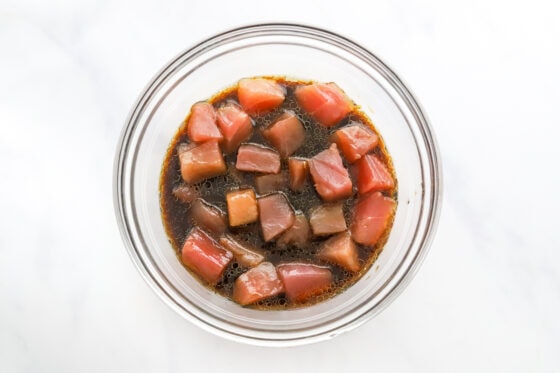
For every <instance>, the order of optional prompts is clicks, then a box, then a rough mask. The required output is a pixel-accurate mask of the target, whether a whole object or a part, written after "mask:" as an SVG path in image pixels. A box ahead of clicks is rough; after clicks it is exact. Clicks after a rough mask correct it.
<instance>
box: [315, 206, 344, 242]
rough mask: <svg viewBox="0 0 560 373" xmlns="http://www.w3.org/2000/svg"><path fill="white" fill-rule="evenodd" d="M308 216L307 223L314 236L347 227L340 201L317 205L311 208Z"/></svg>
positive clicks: (325, 234) (335, 231)
mask: <svg viewBox="0 0 560 373" xmlns="http://www.w3.org/2000/svg"><path fill="white" fill-rule="evenodd" d="M310 216H311V217H310V218H309V224H310V225H311V230H312V231H313V234H314V235H316V236H328V235H329V234H334V233H339V232H343V231H345V230H346V229H347V228H348V227H347V226H346V220H345V219H344V212H343V211H342V203H334V204H325V205H321V206H317V207H315V208H313V209H312V210H311V212H310Z"/></svg>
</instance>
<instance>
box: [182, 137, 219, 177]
mask: <svg viewBox="0 0 560 373" xmlns="http://www.w3.org/2000/svg"><path fill="white" fill-rule="evenodd" d="M185 149H186V150H185ZM179 163H180V164H181V176H182V177H183V180H185V182H186V183H187V184H193V183H197V182H199V181H202V180H204V179H209V178H211V177H214V176H218V175H223V174H225V173H226V163H225V162H224V157H223V155H222V152H221V151H220V147H219V145H218V142H217V141H208V142H204V143H202V144H200V145H195V146H194V147H193V146H190V147H183V148H180V149H179Z"/></svg>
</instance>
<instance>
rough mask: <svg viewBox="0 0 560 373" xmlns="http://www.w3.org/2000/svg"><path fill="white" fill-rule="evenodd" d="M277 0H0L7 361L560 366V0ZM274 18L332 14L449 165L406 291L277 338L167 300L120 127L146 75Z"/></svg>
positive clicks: (167, 366) (14, 364)
mask: <svg viewBox="0 0 560 373" xmlns="http://www.w3.org/2000/svg"><path fill="white" fill-rule="evenodd" d="M364 3H365V2H364ZM265 4H267V2H260V1H244V0H239V1H228V2H224V3H223V4H220V3H219V2H217V1H215V2H212V1H177V0H174V1H169V2H155V1H154V2H149V1H143V0H142V1H140V0H139V1H134V2H130V3H126V2H124V1H120V0H117V1H108V0H101V1H71V0H57V1H40V0H36V1H31V0H2V1H0V165H1V168H2V178H1V182H0V227H1V233H0V371H1V372H76V371H79V372H122V371H124V372H129V371H142V372H173V371H181V370H182V371H191V372H196V371H204V372H207V371H212V372H214V371H229V372H236V371H242V370H243V369H245V368H247V367H256V368H261V369H266V371H267V372H281V371H282V372H285V371H299V370H302V371H303V370H307V371H309V370H311V371H320V372H335V371H341V370H344V371H347V372H352V371H372V372H381V371H391V372H411V371H414V372H449V371H460V372H475V371H478V372H480V371H487V372H512V371H517V372H559V371H560V354H559V351H560V322H559V318H560V316H559V315H560V233H559V232H560V223H559V218H558V211H559V210H560V172H559V171H558V170H559V169H560V168H559V167H558V162H559V161H560V146H558V136H559V134H560V131H559V130H558V127H559V126H560V120H559V115H558V112H557V111H558V108H559V106H560V94H559V92H560V90H559V88H558V87H559V86H560V73H559V67H560V48H559V47H558V41H559V40H560V26H559V24H560V23H559V22H558V10H557V9H556V7H555V6H554V2H552V1H549V2H541V1H531V2H512V1H482V0H481V1H473V2H471V1H469V2H460V3H459V2H448V1H435V0H427V1H423V2H412V1H399V2H397V1H389V0H385V1H375V2H372V3H371V5H369V7H368V8H367V9H364V8H363V6H361V5H360V3H359V2H356V1H351V0H346V1H344V2H336V3H334V2H333V3H329V2H323V1H310V2H303V1H291V0H285V1H282V2H279V3H278V4H272V3H271V4H268V5H265ZM263 21H291V22H303V23H308V24H312V25H317V26H323V27H327V28H330V29H332V30H335V31H338V32H339V33H341V34H343V35H346V36H348V37H350V38H352V39H354V40H356V41H358V42H359V43H361V44H363V45H364V46H366V47H368V48H370V49H371V50H372V51H374V52H375V53H377V54H378V55H379V56H381V57H382V58H384V59H385V61H386V62H387V63H388V64H389V65H390V66H392V67H393V68H394V69H395V70H396V71H397V72H398V73H399V74H400V75H401V76H402V77H403V78H404V80H405V81H407V82H408V84H409V86H410V87H411V88H412V90H413V91H414V92H415V93H416V94H417V96H418V97H419V98H420V100H421V102H422V103H423V105H424V107H425V108H426V110H427V112H428V114H429V116H430V118H431V120H432V123H433V127H434V129H435V131H436V134H437V137H438V140H439V144H440V149H441V154H442V157H443V170H444V175H445V196H444V202H443V210H442V215H441V221H440V227H439V231H438V234H437V236H436V239H435V240H434V243H433V245H432V249H431V251H430V253H429V255H428V257H427V259H426V261H425V262H424V265H423V267H422V268H421V270H420V271H419V273H418V274H417V276H416V278H415V279H414V281H413V282H412V283H411V285H410V286H409V287H408V288H407V289H406V290H405V292H404V293H403V294H402V296H401V297H400V298H399V299H397V300H396V301H395V302H394V303H393V304H392V305H391V306H390V307H389V308H387V309H386V310H385V311H384V312H383V313H382V314H381V315H380V316H378V317H376V318H375V319H373V320H372V321H370V322H369V323H367V324H366V325H364V326H362V327H361V328H359V329H357V330H355V331H353V332H350V333H347V334H345V335H342V336H340V337H338V338H336V339H334V340H331V341H328V342H323V343H319V344H315V345H311V346H305V347H298V348H289V349H282V350H278V349H266V348H258V347H251V346H245V345H241V344H236V343H233V342H228V341H224V340H222V339H220V338H218V337H215V336H213V335H211V334H209V333H207V332H204V331H202V330H199V329H198V328H197V327H195V326H193V325H191V324H189V323H188V322H186V321H185V320H183V319H182V318H181V317H179V316H178V315H176V314H175V313H174V312H173V311H172V310H170V309H169V308H168V307H167V306H166V305H165V304H163V303H162V302H161V301H160V300H159V298H158V297H157V296H156V295H155V294H154V293H153V292H152V291H151V290H150V288H149V287H148V285H147V284H146V283H144V281H143V280H142V279H141V277H140V275H139V274H138V273H137V271H136V269H135V268H134V266H133V264H132V262H131V261H130V259H129V258H128V255H127V253H126V251H125V249H124V247H123V245H122V243H121V239H120V236H119V233H118V229H117V226H116V222H115V218H114V214H113V205H112V166H113V154H114V151H115V146H116V143H117V138H118V135H119V133H120V130H121V127H122V125H123V123H124V120H125V117H126V115H127V113H128V110H129V109H130V107H131V105H132V104H133V102H134V100H135V99H136V97H137V95H138V94H139V92H140V91H141V89H142V88H143V87H144V86H145V84H146V83H147V82H148V80H149V79H150V78H151V77H152V76H153V75H154V74H155V73H156V71H157V70H158V69H159V67H160V66H161V65H163V64H164V63H165V62H167V61H168V60H169V59H170V58H171V57H173V56H174V55H175V54H176V53H178V52H179V51H181V50H182V49H184V48H186V47H188V46H190V45H191V44H192V43H194V42H197V41H199V40H201V39H202V38H205V37H208V36H210V35H212V34H214V33H216V32H218V31H222V30H224V29H226V28H229V27H233V26H239V25H243V24H247V23H252V22H263ZM197 369H200V370H197ZM358 369H359V370H358Z"/></svg>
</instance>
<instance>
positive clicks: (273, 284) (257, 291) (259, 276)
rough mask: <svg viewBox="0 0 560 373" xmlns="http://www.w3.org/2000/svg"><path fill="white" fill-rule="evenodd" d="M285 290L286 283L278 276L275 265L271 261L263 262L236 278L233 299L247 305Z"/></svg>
mask: <svg viewBox="0 0 560 373" xmlns="http://www.w3.org/2000/svg"><path fill="white" fill-rule="evenodd" d="M283 291H284V285H283V284H282V281H280V279H279V278H278V274H277V273H276V268H274V265H273V264H272V263H269V262H263V263H261V264H259V265H258V266H257V267H255V268H252V269H250V270H248V271H247V272H245V273H243V274H242V275H241V276H239V277H238V278H237V280H235V285H234V286H233V300H235V301H236V302H237V303H239V304H241V305H242V306H245V305H247V304H251V303H255V302H258V301H259V300H262V299H266V298H270V297H273V296H275V295H277V294H280V293H282V292H283Z"/></svg>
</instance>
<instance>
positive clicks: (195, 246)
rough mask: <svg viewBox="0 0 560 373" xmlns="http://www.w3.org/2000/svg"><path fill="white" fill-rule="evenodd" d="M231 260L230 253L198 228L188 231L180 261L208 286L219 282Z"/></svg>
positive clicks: (231, 255)
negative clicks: (207, 283)
mask: <svg viewBox="0 0 560 373" xmlns="http://www.w3.org/2000/svg"><path fill="white" fill-rule="evenodd" d="M232 258H233V254H232V253H230V252H229V251H227V250H225V249H224V248H223V247H221V246H220V244H219V243H217V242H216V241H214V240H213V239H212V238H211V237H210V236H209V235H208V234H207V233H206V232H204V231H203V230H202V229H200V228H198V227H195V228H193V229H192V230H191V231H190V233H189V235H188V236H187V239H186V240H185V244H184V245H183V250H182V251H181V259H182V260H183V263H184V264H185V265H186V266H187V268H189V269H190V270H191V271H193V272H195V273H196V274H198V275H199V276H200V277H202V278H203V279H204V280H205V281H207V282H209V283H210V284H216V283H217V282H218V281H219V280H220V278H221V277H222V273H223V272H224V269H225V268H226V266H227V265H228V264H229V262H230V261H231V259H232Z"/></svg>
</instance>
